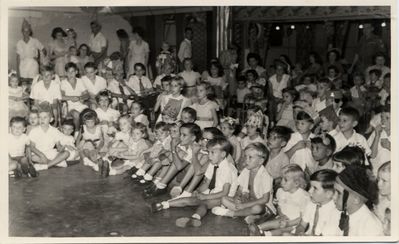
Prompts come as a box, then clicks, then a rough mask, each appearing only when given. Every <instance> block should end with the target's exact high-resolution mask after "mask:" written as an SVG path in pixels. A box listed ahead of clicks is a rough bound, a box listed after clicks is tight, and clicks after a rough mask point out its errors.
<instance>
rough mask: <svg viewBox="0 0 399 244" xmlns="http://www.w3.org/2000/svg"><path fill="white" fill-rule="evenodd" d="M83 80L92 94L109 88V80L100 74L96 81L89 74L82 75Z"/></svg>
mask: <svg viewBox="0 0 399 244" xmlns="http://www.w3.org/2000/svg"><path fill="white" fill-rule="evenodd" d="M82 81H83V84H84V85H85V87H86V89H87V91H88V92H89V93H90V94H94V95H97V94H98V93H99V92H100V91H102V90H105V89H107V81H105V79H104V78H103V77H101V76H98V75H96V79H95V81H94V83H93V82H92V81H91V80H90V79H89V78H88V77H87V76H82Z"/></svg>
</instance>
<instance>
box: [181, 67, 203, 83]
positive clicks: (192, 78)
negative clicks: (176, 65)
mask: <svg viewBox="0 0 399 244" xmlns="http://www.w3.org/2000/svg"><path fill="white" fill-rule="evenodd" d="M179 76H181V77H183V79H184V81H185V82H186V86H189V87H190V86H195V85H196V81H197V80H198V79H199V78H200V77H201V75H200V73H198V72H195V71H193V70H191V71H183V72H181V73H179Z"/></svg>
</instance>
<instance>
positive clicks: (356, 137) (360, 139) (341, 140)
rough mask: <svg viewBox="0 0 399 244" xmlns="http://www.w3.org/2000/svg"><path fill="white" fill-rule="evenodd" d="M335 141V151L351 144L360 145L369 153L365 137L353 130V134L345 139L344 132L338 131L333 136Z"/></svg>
mask: <svg viewBox="0 0 399 244" xmlns="http://www.w3.org/2000/svg"><path fill="white" fill-rule="evenodd" d="M334 140H335V143H336V144H337V148H336V150H335V151H336V152H339V151H341V150H342V149H343V148H344V147H346V146H348V145H351V146H360V147H362V148H363V149H364V150H365V152H366V155H370V154H371V149H370V147H369V144H368V143H367V140H366V138H364V136H362V135H360V134H359V133H357V132H356V131H355V130H354V131H353V135H352V136H351V137H350V138H349V139H346V138H345V136H344V134H343V133H342V132H341V131H340V132H338V133H337V134H335V136H334Z"/></svg>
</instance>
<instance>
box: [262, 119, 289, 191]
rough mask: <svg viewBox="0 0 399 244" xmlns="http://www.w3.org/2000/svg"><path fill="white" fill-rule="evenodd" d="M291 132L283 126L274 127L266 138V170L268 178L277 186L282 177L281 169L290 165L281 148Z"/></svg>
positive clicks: (285, 143)
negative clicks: (267, 153) (267, 151)
mask: <svg viewBox="0 0 399 244" xmlns="http://www.w3.org/2000/svg"><path fill="white" fill-rule="evenodd" d="M291 134H292V130H291V129H290V128H288V127H284V126H275V127H273V128H272V130H271V131H270V134H269V137H268V138H267V148H268V150H269V152H270V155H269V157H268V161H267V163H266V170H267V172H268V173H269V174H270V176H271V177H272V178H273V179H274V180H275V182H276V184H279V182H280V181H281V177H282V176H283V168H284V167H285V166H286V165H288V164H289V163H290V159H289V158H288V156H287V154H285V152H284V150H283V148H284V147H285V146H286V145H287V143H288V141H289V140H290V138H291Z"/></svg>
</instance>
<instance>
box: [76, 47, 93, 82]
mask: <svg viewBox="0 0 399 244" xmlns="http://www.w3.org/2000/svg"><path fill="white" fill-rule="evenodd" d="M78 60H79V63H78V70H79V75H80V76H83V75H84V74H85V72H84V67H85V65H86V64H87V63H88V62H93V61H94V60H93V57H92V56H91V55H90V47H89V46H87V44H85V43H83V44H81V45H80V46H79V49H78Z"/></svg>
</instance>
